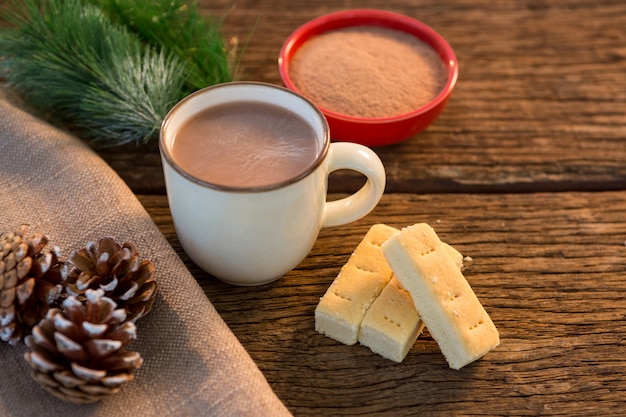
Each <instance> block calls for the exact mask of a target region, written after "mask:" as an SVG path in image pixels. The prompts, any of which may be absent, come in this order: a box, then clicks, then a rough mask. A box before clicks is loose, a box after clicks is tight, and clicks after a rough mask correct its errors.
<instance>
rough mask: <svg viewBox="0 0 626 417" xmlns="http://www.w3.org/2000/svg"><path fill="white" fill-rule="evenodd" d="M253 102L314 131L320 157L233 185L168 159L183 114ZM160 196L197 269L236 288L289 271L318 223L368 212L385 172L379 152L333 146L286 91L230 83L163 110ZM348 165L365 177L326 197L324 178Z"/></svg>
mask: <svg viewBox="0 0 626 417" xmlns="http://www.w3.org/2000/svg"><path fill="white" fill-rule="evenodd" d="M241 101H246V102H249V101H253V102H260V103H269V104H273V105H278V106H281V107H284V108H286V109H289V110H291V111H292V112H294V113H296V114H297V115H299V116H300V117H301V118H303V119H304V120H305V121H306V122H307V123H309V124H310V125H311V126H312V127H313V129H314V130H315V135H316V140H318V141H319V145H320V146H319V149H320V150H321V151H320V152H319V155H318V156H317V159H316V160H315V162H314V164H313V165H312V166H310V167H309V168H308V169H307V170H306V171H305V172H304V173H303V174H302V175H299V176H298V177H297V178H291V179H289V180H287V181H284V182H282V183H280V184H275V185H272V186H266V187H257V188H245V189H232V188H228V187H223V186H219V185H215V184H210V183H207V182H205V181H202V180H200V179H198V178H194V177H193V176H191V175H189V174H188V173H187V172H185V171H184V170H183V169H182V168H181V166H180V165H178V164H177V163H176V161H175V160H174V158H173V157H172V152H171V150H172V144H173V139H174V136H175V133H176V132H177V130H178V129H179V128H180V127H181V125H182V124H183V123H185V122H186V121H187V120H189V118H191V117H193V116H194V115H196V114H197V113H198V112H200V111H202V110H205V109H207V108H209V107H211V106H217V105H221V104H225V103H233V102H241ZM159 146H160V150H161V157H162V161H163V170H164V174H165V184H166V187H167V196H168V202H169V206H170V210H171V213H172V218H173V221H174V226H175V228H176V234H177V236H178V238H179V240H180V243H181V245H182V246H183V249H184V250H185V252H186V253H187V254H188V255H189V257H190V258H191V260H192V261H193V262H195V263H196V264H197V265H198V266H199V267H201V268H202V269H204V270H205V271H207V272H208V273H210V274H211V275H213V276H215V277H217V278H219V279H220V280H222V281H224V282H227V283H230V284H235V285H260V284H266V283H269V282H272V281H274V280H276V279H278V278H280V277H282V276H283V275H285V274H286V273H287V272H289V271H290V270H292V269H294V268H295V267H296V266H298V264H299V263H300V262H301V261H302V260H303V259H304V258H305V257H306V256H307V255H308V254H309V252H310V251H311V249H312V247H313V245H314V243H315V241H316V239H317V236H318V233H319V231H320V229H321V228H323V227H330V226H339V225H343V224H346V223H349V222H352V221H355V220H358V219H360V218H362V217H363V216H365V215H366V214H368V213H369V212H370V211H371V210H372V209H373V208H374V207H375V206H376V205H377V204H378V202H379V201H380V198H381V197H382V194H383V191H384V188H385V171H384V168H383V164H382V162H381V161H380V159H379V158H378V156H377V155H376V154H375V153H374V152H373V151H372V150H370V149H368V148H366V147H364V146H362V145H358V144H355V143H345V142H343V143H332V144H331V142H330V135H329V129H328V124H327V122H326V119H325V118H324V116H323V114H322V113H321V112H320V111H319V110H318V109H317V107H315V105H313V104H312V103H311V102H310V101H309V100H307V99H306V98H304V97H302V96H300V95H298V94H297V93H294V92H293V91H291V90H288V89H286V88H282V87H278V86H275V85H271V84H265V83H257V82H230V83H224V84H219V85H216V86H211V87H207V88H205V89H202V90H199V91H197V92H195V93H193V94H191V95H190V96H188V97H186V98H185V99H183V100H182V101H181V102H179V103H178V104H176V105H175V106H174V107H173V108H172V109H171V110H170V112H169V113H168V114H167V116H166V118H165V120H164V121H163V125H162V126H161V134H160V139H159ZM339 169H350V170H354V171H357V172H360V173H362V174H363V175H365V176H366V177H367V181H366V183H365V184H364V185H363V187H362V188H361V189H360V190H358V191H357V192H356V193H354V194H352V195H350V196H348V197H345V198H342V199H340V200H336V201H330V202H327V201H326V194H327V182H328V176H329V174H330V173H331V172H332V171H335V170H339Z"/></svg>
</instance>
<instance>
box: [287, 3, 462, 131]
mask: <svg viewBox="0 0 626 417" xmlns="http://www.w3.org/2000/svg"><path fill="white" fill-rule="evenodd" d="M351 26H379V27H385V28H389V29H396V30H400V31H403V32H406V33H408V34H410V35H413V36H416V37H417V38H418V39H420V40H422V41H423V42H426V43H427V44H429V45H430V46H431V47H432V48H433V49H434V50H435V51H436V52H437V53H438V54H439V56H440V57H441V59H442V61H443V62H444V64H445V65H446V69H447V72H448V77H447V78H448V79H447V81H446V84H445V86H444V87H443V89H442V90H441V91H440V92H439V94H438V95H437V96H436V97H435V98H434V99H433V100H431V101H430V102H429V103H428V104H425V105H423V106H422V107H418V108H417V109H415V110H412V111H410V112H408V113H402V114H399V115H395V116H386V117H357V116H349V115H346V114H343V113H337V112H334V111H332V110H328V109H327V108H324V107H321V106H319V105H318V107H319V108H320V110H322V112H323V113H324V114H326V115H327V116H328V117H332V118H335V119H338V120H344V121H348V122H356V123H371V124H380V123H391V122H397V121H402V120H406V119H410V118H413V117H416V116H419V115H421V114H424V113H427V112H429V111H430V110H432V109H433V108H436V107H437V106H439V105H440V104H441V103H442V102H445V100H447V98H448V97H449V96H450V94H452V90H453V89H454V86H455V84H456V82H457V79H458V76H459V66H458V60H457V58H456V55H455V53H454V51H453V50H452V47H451V46H450V45H449V44H448V42H447V41H446V40H445V39H444V38H443V37H442V36H441V35H439V34H438V33H437V32H436V31H435V30H434V29H432V28H431V27H430V26H428V25H426V24H424V23H422V22H420V21H419V20H417V19H414V18H412V17H409V16H406V15H403V14H400V13H395V12H390V11H386V10H377V9H350V10H342V11H338V12H332V13H328V14H325V15H322V16H319V17H317V18H315V19H313V20H310V21H308V22H307V23H305V24H303V25H302V26H300V27H299V28H297V29H296V30H295V31H294V32H293V33H292V34H291V35H290V36H289V37H288V38H287V40H286V41H285V43H284V44H283V46H282V48H281V50H280V54H279V58H278V70H279V73H280V77H281V79H282V81H283V83H284V84H285V86H286V87H287V88H289V89H291V90H293V91H296V92H299V93H300V91H299V90H298V88H297V87H296V86H295V85H294V83H293V82H292V80H291V77H290V75H289V65H290V60H291V58H292V56H293V54H294V53H295V52H296V50H297V49H298V47H300V46H301V45H302V44H303V43H304V42H306V41H307V40H309V39H311V38H312V37H314V36H316V35H319V34H321V33H324V32H328V31H331V30H335V29H342V28H346V27H351Z"/></svg>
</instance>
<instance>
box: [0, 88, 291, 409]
mask: <svg viewBox="0 0 626 417" xmlns="http://www.w3.org/2000/svg"><path fill="white" fill-rule="evenodd" d="M21 224H30V225H31V229H32V230H34V231H39V232H42V233H45V234H46V235H47V236H48V237H49V238H50V241H51V244H53V245H55V246H59V247H60V249H61V250H62V254H63V255H64V256H65V257H66V256H67V255H69V252H70V251H71V250H72V249H79V248H80V247H82V246H83V245H84V244H86V243H87V242H88V241H91V240H96V239H98V238H100V237H103V236H113V237H115V238H116V240H118V241H120V242H121V241H127V240H131V241H133V242H135V244H136V245H137V247H138V250H139V252H140V254H141V255H142V257H144V258H147V259H151V260H152V261H153V262H154V263H155V265H156V268H157V280H158V283H159V285H160V289H159V294H158V298H157V300H156V302H155V304H154V307H153V310H152V312H151V313H150V314H148V315H147V316H146V317H144V318H142V319H140V320H139V321H138V322H137V325H138V338H137V340H136V341H134V342H133V344H132V345H131V346H130V348H131V349H132V350H136V351H138V352H140V353H141V355H142V357H143V358H144V365H143V366H142V367H141V368H140V369H139V371H138V373H136V375H135V376H136V378H135V380H134V381H131V382H130V383H128V384H127V385H125V386H124V387H123V389H122V391H121V392H120V393H118V394H115V395H113V396H111V397H109V398H107V399H106V400H104V401H101V402H99V403H96V404H93V405H72V404H68V403H65V402H63V401H61V400H58V399H56V398H55V397H53V396H52V395H50V394H48V393H46V392H45V391H44V390H43V389H41V388H40V387H39V386H38V385H37V383H36V382H34V381H33V380H32V379H31V377H30V375H29V367H28V365H27V363H26V361H25V360H24V359H23V353H24V352H25V351H26V348H25V347H23V346H21V347H14V346H9V345H7V344H5V343H3V342H0V363H1V371H0V415H1V416H11V417H13V416H38V417H39V416H52V417H54V416H63V417H71V416H107V417H108V416H115V417H123V416H133V417H142V416H247V415H251V416H283V415H290V414H289V412H288V411H287V409H286V408H285V406H284V405H283V404H282V402H281V401H280V400H279V399H278V398H277V397H276V395H275V394H274V393H273V391H272V389H271V388H270V386H269V384H268V383H267V381H266V380H265V378H264V376H263V375H262V373H261V372H260V370H259V369H258V368H257V366H256V365H255V363H254V362H253V360H252V359H251V358H250V356H249V355H248V353H247V352H246V351H245V350H244V348H243V347H242V346H241V344H240V343H239V342H238V340H237V339H236V338H235V336H234V335H233V334H232V332H231V331H230V330H229V329H228V327H227V326H226V324H225V323H224V322H223V320H222V319H221V318H220V317H219V315H218V313H217V312H216V310H215V309H214V308H213V306H212V305H211V303H210V301H209V300H208V299H207V297H206V296H205V294H204V293H203V291H202V289H201V288H200V287H199V285H198V284H197V283H196V281H195V280H194V278H193V276H192V275H191V274H190V273H189V271H188V270H187V269H186V267H185V266H184V264H183V263H182V262H181V260H180V258H179V257H178V256H177V255H176V253H175V251H174V250H173V249H172V248H171V246H170V245H169V244H168V242H167V241H166V239H165V238H164V236H163V235H162V234H161V233H160V232H159V230H158V228H157V227H156V225H155V224H154V223H153V222H152V220H151V219H150V216H149V215H148V213H147V212H146V211H145V210H144V208H143V207H142V206H141V204H140V203H139V201H138V200H137V199H136V198H135V196H134V195H133V193H132V192H131V191H130V189H128V187H127V186H126V185H125V183H124V182H123V181H122V180H121V179H120V178H119V177H118V176H117V174H115V172H114V171H113V170H112V169H110V167H109V166H108V165H107V164H106V163H105V162H104V161H103V160H102V159H100V158H99V157H98V156H97V155H96V154H95V153H94V152H93V151H91V150H90V149H89V148H88V147H87V146H86V145H85V144H84V143H83V142H81V141H80V140H78V139H76V138H75V137H73V136H71V135H69V134H67V133H65V132H62V131H61V130H59V129H56V128H54V127H52V126H50V125H48V124H46V123H45V122H43V121H41V120H40V119H38V118H37V117H34V116H32V115H31V114H29V113H28V112H26V111H24V110H23V107H22V106H21V104H19V101H18V100H17V99H16V98H15V97H14V96H13V95H12V93H11V92H10V91H9V90H6V89H2V88H0V232H5V231H9V230H13V229H14V228H16V227H17V226H19V225H21Z"/></svg>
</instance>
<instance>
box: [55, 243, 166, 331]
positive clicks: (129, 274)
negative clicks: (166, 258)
mask: <svg viewBox="0 0 626 417" xmlns="http://www.w3.org/2000/svg"><path fill="white" fill-rule="evenodd" d="M69 263H70V264H71V265H72V269H71V270H70V272H69V276H68V278H67V281H66V283H65V291H66V292H67V294H69V295H73V296H75V297H77V298H78V299H83V298H84V295H83V294H84V293H85V291H86V290H88V289H102V290H104V293H105V295H106V296H107V297H109V298H111V299H112V300H113V301H115V302H116V303H117V305H118V306H120V307H122V308H125V309H126V312H127V314H128V320H131V321H133V322H135V321H136V320H137V319H139V318H140V317H142V316H144V315H146V314H147V313H148V312H149V311H150V309H151V308H152V303H153V302H154V296H155V294H156V290H157V283H156V280H155V278H154V275H155V274H154V272H155V269H154V264H153V263H152V262H151V261H148V260H140V259H139V254H138V252H137V248H136V247H135V245H133V244H132V243H124V244H123V245H121V246H120V245H119V244H117V243H116V242H115V240H113V238H110V237H105V238H102V239H100V240H99V241H98V242H89V243H88V244H87V245H86V246H85V247H84V248H83V249H81V250H79V251H75V252H73V253H72V254H71V255H70V258H69Z"/></svg>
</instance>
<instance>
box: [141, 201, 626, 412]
mask: <svg viewBox="0 0 626 417" xmlns="http://www.w3.org/2000/svg"><path fill="white" fill-rule="evenodd" d="M139 198H140V200H141V201H142V203H143V204H144V206H145V207H146V208H147V210H148V211H149V212H150V214H151V216H152V217H153V219H154V220H155V222H156V223H157V224H158V225H159V227H160V228H161V230H162V231H163V233H164V234H165V236H166V237H167V238H168V240H169V241H170V242H171V243H172V245H173V246H174V247H175V248H176V250H177V251H178V252H179V253H180V254H181V256H182V257H183V259H184V260H185V261H186V263H187V265H188V266H189V268H190V270H191V271H192V272H193V274H194V275H195V276H196V277H197V279H198V281H199V283H200V284H201V285H202V287H203V289H204V291H205V292H206V294H207V296H208V297H209V299H210V300H211V301H212V302H213V304H214V305H215V307H216V308H217V310H218V311H219V312H220V314H221V315H222V317H223V318H224V320H225V321H226V322H227V323H228V325H229V326H230V327H231V329H232V330H233V332H234V333H235V334H236V335H237V337H238V338H239V339H240V340H241V342H242V344H243V345H244V346H245V347H246V349H247V350H248V352H250V354H251V355H252V357H253V358H254V360H255V361H256V362H257V363H258V365H259V367H260V368H261V369H262V371H263V372H264V374H265V375H266V377H267V379H268V380H269V382H270V384H271V385H272V387H273V388H274V389H275V391H276V393H277V394H278V395H279V397H280V398H281V399H282V400H283V401H285V403H286V404H287V406H288V407H289V408H290V409H291V410H292V411H293V412H294V413H295V414H296V415H299V416H305V415H320V413H322V414H324V415H359V414H367V415H415V414H416V413H419V414H431V413H432V414H438V413H457V414H458V413H462V414H471V415H487V414H494V413H496V414H500V413H503V414H514V415H538V414H546V415H604V414H608V413H611V412H613V413H618V412H623V411H624V409H626V380H625V379H624V378H625V376H624V372H623V370H624V367H625V366H626V343H625V340H626V330H625V329H624V326H623V322H624V319H625V318H626V300H625V298H624V294H626V222H625V221H624V220H625V217H624V213H626V192H596V193H555V194H548V193H537V194H501V195H485V194H471V195H470V194H448V195H439V194H430V195H412V194H411V195H405V194H387V195H385V196H384V197H383V200H382V202H381V203H380V205H379V206H378V207H377V208H376V209H375V210H374V211H373V212H372V213H371V214H370V215H369V216H367V217H366V218H364V219H362V220H360V221H358V222H356V223H353V224H351V225H348V226H343V227H337V228H334V229H325V230H323V231H322V232H321V233H320V236H319V239H318V242H317V243H316V245H315V247H314V248H313V251H312V252H311V254H310V255H309V257H308V258H307V259H306V260H305V261H304V262H303V263H302V264H301V265H300V266H299V267H298V268H297V269H296V270H294V271H292V272H291V273H289V274H288V275H286V276H285V277H284V278H282V279H281V280H279V281H278V282H276V283H274V284H270V285H267V286H262V287H256V288H240V287H232V286H228V285H226V284H222V283H220V282H219V281H217V280H215V279H213V278H211V277H209V276H208V275H207V274H205V273H203V272H202V271H200V270H198V268H196V267H195V266H194V265H193V264H192V263H190V262H189V260H188V259H187V258H186V256H185V255H184V253H183V252H182V250H181V248H180V246H179V244H178V241H177V239H176V235H175V231H174V229H173V226H172V223H171V218H170V215H169V210H168V208H167V202H166V199H165V197H162V196H139ZM376 222H384V223H387V224H390V225H392V226H396V227H402V226H405V225H409V224H413V223H416V222H428V223H430V224H431V225H433V227H435V229H436V230H437V231H438V233H439V235H440V236H441V237H442V239H444V240H445V241H447V242H449V243H451V244H452V245H454V246H455V247H457V248H458V249H459V250H460V251H461V252H462V253H463V254H465V255H468V256H471V257H472V260H471V261H470V262H467V263H466V267H465V271H464V273H465V276H466V277H467V279H468V281H469V282H470V283H471V285H472V286H473V288H474V290H475V292H476V293H477V295H478V296H479V298H480V300H481V301H482V302H483V304H484V306H485V308H486V310H487V311H488V312H489V314H490V315H491V317H492V319H493V320H494V322H495V323H496V325H497V326H498V328H499V331H500V334H501V338H502V343H501V345H500V346H499V347H498V348H497V349H496V350H495V351H493V352H491V353H489V354H488V355H487V356H486V357H485V358H484V359H483V360H480V361H478V362H476V363H474V364H472V365H470V366H468V367H466V368H464V369H462V370H461V371H454V370H451V369H449V368H448V367H447V365H446V363H445V360H444V358H443V356H442V355H441V353H440V352H439V349H438V347H437V345H436V343H435V342H434V341H433V340H432V339H431V338H430V337H428V335H427V334H426V335H425V336H422V337H420V338H419V339H418V342H417V343H416V344H415V345H414V346H413V348H412V350H411V351H410V353H409V355H408V357H407V358H406V359H405V361H404V362H403V363H402V364H395V363H393V362H390V361H388V360H385V359H383V358H381V357H379V356H377V355H375V354H373V353H371V352H370V351H369V350H368V349H367V348H365V347H362V346H344V345H341V344H339V343H337V342H335V341H333V340H331V339H328V338H326V337H324V336H322V335H320V334H317V333H316V332H315V330H314V319H313V311H314V309H315V306H316V304H317V301H318V299H319V297H320V296H321V295H323V293H324V291H325V290H326V288H327V287H328V285H329V284H330V282H332V280H333V279H334V277H335V276H336V274H337V272H338V271H339V268H340V267H341V265H343V263H344V262H345V261H346V260H347V258H348V257H349V255H350V253H351V252H352V250H353V249H354V248H355V247H356V245H357V244H358V242H359V241H360V240H361V238H362V236H363V235H364V234H365V232H366V231H367V230H368V228H369V227H370V226H371V225H372V224H374V223H376Z"/></svg>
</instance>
